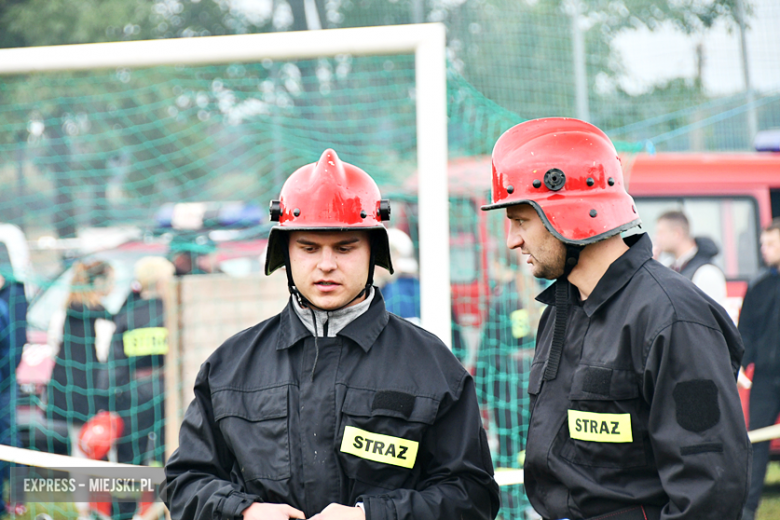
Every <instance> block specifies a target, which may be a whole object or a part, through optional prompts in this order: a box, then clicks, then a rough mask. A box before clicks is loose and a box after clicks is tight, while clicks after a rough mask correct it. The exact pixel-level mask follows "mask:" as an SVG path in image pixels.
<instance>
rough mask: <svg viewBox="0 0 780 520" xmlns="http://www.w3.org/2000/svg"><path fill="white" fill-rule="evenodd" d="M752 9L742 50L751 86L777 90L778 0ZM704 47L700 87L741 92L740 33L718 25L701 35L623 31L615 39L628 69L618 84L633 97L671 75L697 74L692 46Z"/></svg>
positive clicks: (760, 0) (758, 0)
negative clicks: (746, 55)
mask: <svg viewBox="0 0 780 520" xmlns="http://www.w3.org/2000/svg"><path fill="white" fill-rule="evenodd" d="M747 1H748V2H750V3H751V5H752V6H753V15H752V17H751V18H750V20H749V25H750V28H749V30H748V34H747V48H748V56H749V61H748V62H749V66H750V78H751V82H752V83H753V88H754V89H757V90H759V91H760V92H763V93H768V92H772V91H774V92H777V91H780V0H747ZM699 43H702V44H703V47H704V71H703V80H704V87H705V89H706V90H707V92H708V93H709V94H712V95H729V94H735V93H737V92H741V91H743V90H744V88H745V83H744V81H743V75H742V65H741V58H740V48H739V31H738V30H733V31H731V32H729V31H728V28H727V25H726V24H725V23H722V22H721V23H718V24H717V25H716V26H715V27H713V28H712V29H710V30H708V31H707V32H705V33H704V34H699V35H694V36H686V35H685V34H683V33H682V32H679V31H676V30H674V29H672V28H671V27H668V28H665V29H662V30H656V31H655V32H650V31H649V30H639V31H626V32H625V33H624V34H622V35H620V36H618V37H617V38H616V39H615V41H614V44H613V45H614V46H615V49H617V50H618V51H619V52H620V53H621V54H622V55H623V58H624V59H623V63H624V65H625V67H626V69H627V74H626V76H625V77H624V78H623V79H622V81H621V83H622V85H623V87H624V88H626V90H628V91H629V92H631V93H632V94H635V93H640V92H644V91H647V90H649V88H650V87H651V86H652V85H654V84H659V83H662V82H663V81H664V80H668V79H672V78H676V77H681V76H682V77H688V78H693V77H695V76H696V46H697V44H699Z"/></svg>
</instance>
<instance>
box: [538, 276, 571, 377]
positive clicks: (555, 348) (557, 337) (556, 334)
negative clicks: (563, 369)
mask: <svg viewBox="0 0 780 520" xmlns="http://www.w3.org/2000/svg"><path fill="white" fill-rule="evenodd" d="M567 321H569V281H568V280H567V279H566V278H560V279H559V280H558V281H557V282H556V285H555V328H554V329H553V339H552V345H551V346H550V356H549V357H548V358H547V366H546V367H545V368H544V380H545V381H550V380H552V379H555V378H556V377H557V376H558V365H560V363H561V355H562V354H563V341H564V339H565V338H566V322H567Z"/></svg>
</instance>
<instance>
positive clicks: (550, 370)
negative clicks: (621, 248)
mask: <svg viewBox="0 0 780 520" xmlns="http://www.w3.org/2000/svg"><path fill="white" fill-rule="evenodd" d="M564 245H565V246H566V260H565V261H564V267H563V275H561V277H560V278H558V280H557V281H556V282H555V328H554V329H553V339H552V345H551V346H550V357H548V358H547V366H546V367H545V368H544V380H545V381H550V380H553V379H555V378H556V377H557V376H558V366H559V365H560V363H561V356H562V355H563V342H564V340H565V339H566V323H567V322H568V321H569V287H570V285H571V284H570V283H569V275H570V274H571V272H572V270H573V269H574V268H575V267H576V266H577V263H578V262H579V260H580V253H581V252H582V249H583V246H575V245H572V244H564Z"/></svg>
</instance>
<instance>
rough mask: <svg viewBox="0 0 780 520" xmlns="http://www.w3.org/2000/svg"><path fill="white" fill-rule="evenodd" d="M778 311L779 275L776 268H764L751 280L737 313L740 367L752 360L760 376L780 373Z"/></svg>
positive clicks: (779, 321) (745, 365)
mask: <svg viewBox="0 0 780 520" xmlns="http://www.w3.org/2000/svg"><path fill="white" fill-rule="evenodd" d="M779 314H780V275H778V272H777V269H774V268H773V269H767V270H766V271H764V272H762V273H761V274H760V275H759V276H758V277H757V278H756V279H755V280H753V281H752V282H751V283H750V287H748V290H747V293H746V294H745V300H744V301H743V302H742V310H741V311H740V313H739V332H740V333H742V339H743V341H744V342H745V357H744V358H743V359H742V366H743V367H745V368H747V366H748V365H750V364H751V363H755V372H754V373H755V374H756V375H758V376H759V379H767V380H774V379H775V378H777V377H778V376H780V320H778V319H777V318H778V315H779ZM754 379H755V376H754Z"/></svg>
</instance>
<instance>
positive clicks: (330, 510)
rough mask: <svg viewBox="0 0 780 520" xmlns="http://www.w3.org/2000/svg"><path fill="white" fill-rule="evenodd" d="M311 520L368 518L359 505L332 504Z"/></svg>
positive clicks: (356, 519) (355, 519) (364, 519)
mask: <svg viewBox="0 0 780 520" xmlns="http://www.w3.org/2000/svg"><path fill="white" fill-rule="evenodd" d="M309 520H366V513H365V512H364V511H363V509H361V508H359V507H349V506H342V505H341V504H331V505H329V506H328V507H326V508H325V509H323V510H322V512H321V513H319V514H316V515H314V516H313V517H311V518H310V519H309Z"/></svg>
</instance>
